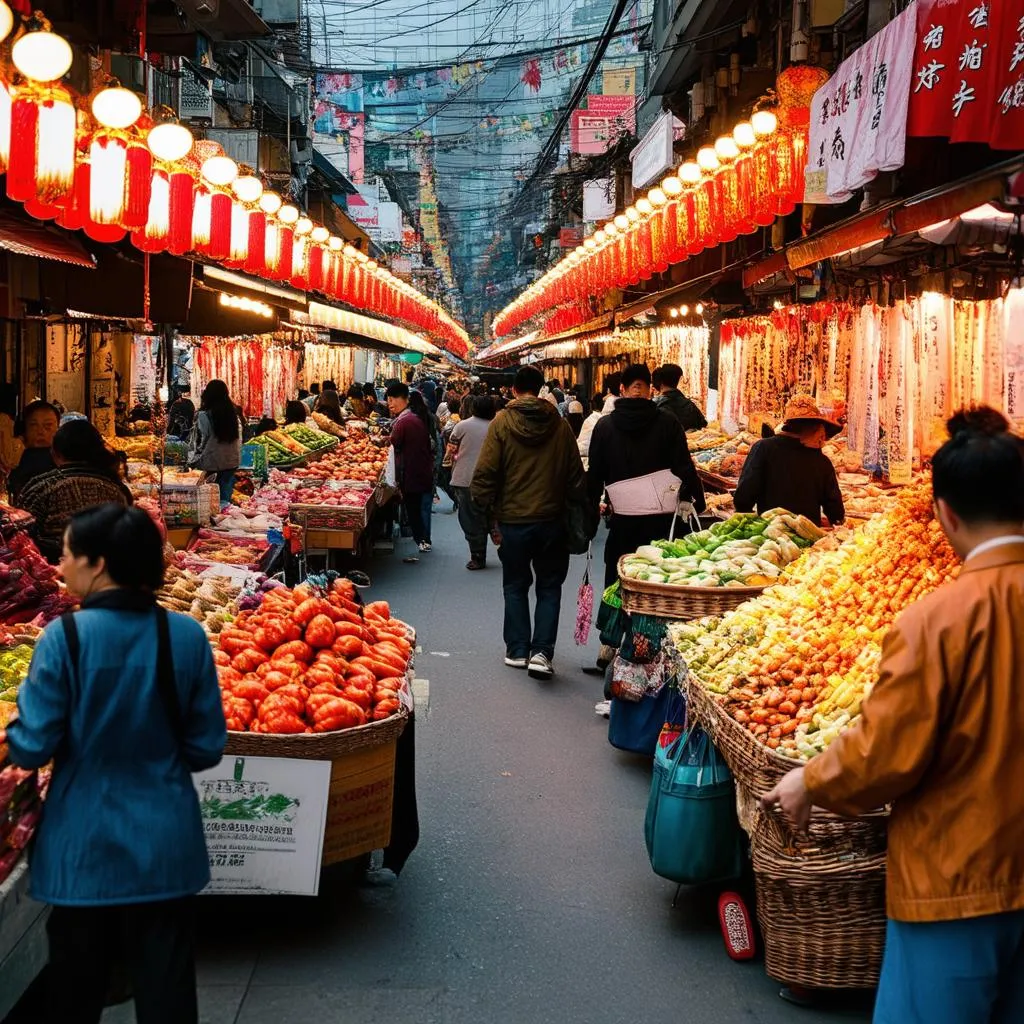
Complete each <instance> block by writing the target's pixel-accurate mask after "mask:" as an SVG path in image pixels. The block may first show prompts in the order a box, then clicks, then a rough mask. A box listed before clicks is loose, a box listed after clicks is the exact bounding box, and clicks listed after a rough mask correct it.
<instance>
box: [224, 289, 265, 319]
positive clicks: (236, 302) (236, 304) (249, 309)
mask: <svg viewBox="0 0 1024 1024" xmlns="http://www.w3.org/2000/svg"><path fill="white" fill-rule="evenodd" d="M219 301H220V304H221V305H222V306H227V307H228V308H229V309H239V310H241V311H242V312H244V313H255V314H256V315H257V316H263V317H266V318H267V319H268V320H269V319H270V318H271V317H272V316H273V315H274V310H273V309H272V308H271V307H270V306H268V305H267V304H266V303H265V302H260V301H259V299H247V298H244V297H243V296H239V295H228V293H227V292H221V293H220V300H219Z"/></svg>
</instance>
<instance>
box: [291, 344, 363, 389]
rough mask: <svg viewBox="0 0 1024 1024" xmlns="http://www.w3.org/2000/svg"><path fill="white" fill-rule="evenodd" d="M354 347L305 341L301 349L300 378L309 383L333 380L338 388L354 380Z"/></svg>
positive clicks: (307, 384) (307, 385) (306, 383)
mask: <svg viewBox="0 0 1024 1024" xmlns="http://www.w3.org/2000/svg"><path fill="white" fill-rule="evenodd" d="M355 359H356V352H355V349H354V348H350V347H349V346H348V345H323V344H317V343H316V342H306V346H305V349H304V350H303V360H302V380H303V381H304V382H305V385H306V387H307V388H308V387H309V385H310V384H318V383H320V381H325V380H333V381H334V382H335V383H336V384H337V385H338V387H339V388H341V387H342V386H343V385H344V384H351V383H352V382H353V381H354V380H355V372H356V370H355Z"/></svg>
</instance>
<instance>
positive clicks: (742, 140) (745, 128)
mask: <svg viewBox="0 0 1024 1024" xmlns="http://www.w3.org/2000/svg"><path fill="white" fill-rule="evenodd" d="M732 138H733V141H734V142H735V143H736V145H737V146H739V148H740V149H750V147H751V146H753V145H754V143H755V142H757V134H756V132H755V131H754V126H753V125H752V124H751V123H750V122H749V121H740V123H739V124H738V125H736V127H735V128H733V130H732Z"/></svg>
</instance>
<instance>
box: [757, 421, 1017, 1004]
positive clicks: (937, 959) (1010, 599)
mask: <svg viewBox="0 0 1024 1024" xmlns="http://www.w3.org/2000/svg"><path fill="white" fill-rule="evenodd" d="M949 426H950V433H951V435H952V436H951V439H950V440H949V441H948V442H947V443H946V444H945V445H943V447H942V448H941V449H940V450H939V451H938V452H937V453H936V454H935V457H934V459H933V460H932V475H933V483H932V486H933V493H934V498H935V508H936V514H937V516H938V518H939V521H940V523H941V524H942V527H943V530H944V531H945V532H946V535H947V537H948V538H949V542H950V544H951V545H952V546H953V548H954V549H955V551H956V552H957V554H958V555H959V556H960V557H961V558H962V559H963V560H964V565H963V568H962V570H961V572H960V576H959V578H958V579H957V580H956V581H955V582H954V583H951V584H949V585H948V586H946V587H942V588H940V589H939V590H937V591H935V592H934V593H933V594H931V595H929V596H928V597H926V598H924V599H923V600H921V601H919V602H918V603H916V604H914V605H912V606H911V607H909V608H908V609H907V610H906V611H905V612H904V613H903V614H902V615H901V616H900V618H899V619H898V621H897V622H896V624H895V626H894V627H893V629H892V631H891V632H890V633H889V635H888V636H887V637H886V640H885V644H884V647H883V654H882V662H881V665H880V668H879V679H878V682H877V683H876V685H875V686H874V688H873V690H872V692H871V695H870V696H869V697H868V698H867V699H866V700H865V702H864V705H863V709H862V714H861V719H860V721H859V723H858V724H856V725H855V726H854V727H853V728H851V729H849V730H848V731H847V732H846V733H844V734H843V735H841V736H840V737H839V738H838V739H837V740H836V741H835V742H834V743H833V744H832V745H831V746H830V747H829V748H828V750H826V751H825V752H824V753H822V754H820V755H818V756H817V757H815V758H814V759H813V760H812V761H810V763H809V764H808V765H807V766H806V767H805V768H797V769H795V770H794V771H792V772H790V773H789V774H788V775H787V776H786V777H785V778H783V779H782V781H781V782H780V783H779V784H778V785H777V786H776V787H775V788H774V789H773V790H772V791H771V792H770V793H768V794H767V795H766V796H765V797H764V799H763V801H762V804H763V806H764V808H765V810H768V811H770V810H772V809H774V808H775V807H781V809H782V811H783V812H784V813H785V814H786V816H787V817H788V818H789V819H790V820H791V821H792V822H793V824H794V825H795V826H797V827H798V828H803V827H805V826H806V824H807V822H808V819H809V817H810V812H811V807H812V806H815V805H816V806H819V807H825V808H827V809H829V810H831V811H834V812H836V813H838V814H848V815H857V814H863V813H865V812H867V811H869V810H872V809H874V808H877V807H881V806H883V805H885V804H892V814H891V817H890V819H889V853H888V879H887V904H888V906H887V909H888V916H889V925H888V930H887V934H886V949H885V959H884V962H883V966H882V976H881V981H880V984H879V990H878V1000H877V1003H876V1007H875V1018H874V1021H875V1024H1010V1022H1019V1021H1024V789H1022V788H1021V786H1020V780H1021V779H1024V442H1022V441H1021V439H1020V438H1018V437H1015V436H1014V435H1012V434H1010V433H1008V432H1007V423H1006V420H1005V419H1003V417H1002V416H1000V415H999V414H998V413H995V412H993V411H992V410H991V409H979V410H975V411H972V412H966V413H960V414H958V415H957V416H956V417H954V418H953V419H952V420H951V421H950V424H949Z"/></svg>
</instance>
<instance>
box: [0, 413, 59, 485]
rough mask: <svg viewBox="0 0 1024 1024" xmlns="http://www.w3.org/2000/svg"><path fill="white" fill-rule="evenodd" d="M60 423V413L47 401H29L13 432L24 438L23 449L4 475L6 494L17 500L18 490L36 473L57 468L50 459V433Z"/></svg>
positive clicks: (47, 471)
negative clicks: (18, 458) (14, 463)
mask: <svg viewBox="0 0 1024 1024" xmlns="http://www.w3.org/2000/svg"><path fill="white" fill-rule="evenodd" d="M59 426H60V413H59V412H58V411H57V409H56V407H55V406H53V405H51V404H50V403H49V402H42V401H36V402H29V404H28V405H26V406H25V411H24V412H23V413H22V416H21V422H20V423H19V424H18V425H16V426H15V433H16V434H17V435H18V436H20V437H21V439H22V441H24V442H25V450H24V451H23V452H22V453H21V459H20V460H19V461H18V464H17V466H15V467H14V469H12V470H11V475H10V476H9V477H8V479H7V491H8V496H9V498H10V500H11V502H12V503H17V500H18V496H19V494H20V493H21V491H22V490H23V489H24V488H25V485H26V484H28V483H29V482H30V481H31V480H33V479H34V478H35V477H37V476H41V475H42V474H43V473H49V472H50V471H51V470H53V469H56V468H57V464H56V463H55V462H54V461H53V452H52V451H51V450H50V445H52V444H53V436H54V434H56V433H57V428H58V427H59Z"/></svg>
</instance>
